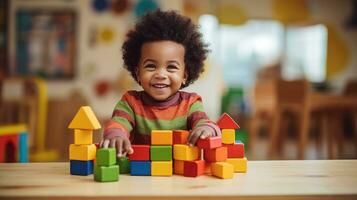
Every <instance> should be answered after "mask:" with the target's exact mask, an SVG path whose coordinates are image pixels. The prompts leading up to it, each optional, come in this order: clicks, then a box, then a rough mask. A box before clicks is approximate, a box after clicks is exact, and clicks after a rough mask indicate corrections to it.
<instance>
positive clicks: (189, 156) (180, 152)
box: [174, 144, 199, 160]
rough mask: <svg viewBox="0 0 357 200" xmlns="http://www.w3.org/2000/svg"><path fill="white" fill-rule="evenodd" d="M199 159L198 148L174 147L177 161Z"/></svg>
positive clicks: (179, 145) (176, 145)
mask: <svg viewBox="0 0 357 200" xmlns="http://www.w3.org/2000/svg"><path fill="white" fill-rule="evenodd" d="M198 157H199V149H198V148H197V147H196V146H192V147H191V146H188V145H184V144H175V145H174V159H175V160H197V159H198Z"/></svg>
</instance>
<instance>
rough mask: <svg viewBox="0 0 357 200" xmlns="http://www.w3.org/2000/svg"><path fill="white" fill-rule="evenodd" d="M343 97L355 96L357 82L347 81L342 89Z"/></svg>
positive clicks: (356, 93)
mask: <svg viewBox="0 0 357 200" xmlns="http://www.w3.org/2000/svg"><path fill="white" fill-rule="evenodd" d="M343 95H345V96H356V95H357V80H349V81H347V83H346V87H345V88H344V91H343Z"/></svg>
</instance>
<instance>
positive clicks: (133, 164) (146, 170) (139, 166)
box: [130, 161, 151, 176]
mask: <svg viewBox="0 0 357 200" xmlns="http://www.w3.org/2000/svg"><path fill="white" fill-rule="evenodd" d="M130 174H131V175H132V176H151V161H130Z"/></svg>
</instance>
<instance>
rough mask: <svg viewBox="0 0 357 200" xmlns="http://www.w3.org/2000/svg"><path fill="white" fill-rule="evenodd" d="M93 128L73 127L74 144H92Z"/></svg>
mask: <svg viewBox="0 0 357 200" xmlns="http://www.w3.org/2000/svg"><path fill="white" fill-rule="evenodd" d="M92 143H93V130H86V129H74V144H77V145H80V144H92Z"/></svg>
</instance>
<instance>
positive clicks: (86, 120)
mask: <svg viewBox="0 0 357 200" xmlns="http://www.w3.org/2000/svg"><path fill="white" fill-rule="evenodd" d="M68 128H70V129H89V130H95V129H100V128H101V126H100V123H99V121H98V119H97V117H96V116H95V114H94V112H93V110H92V108H91V107H89V106H82V107H80V109H79V111H78V112H77V114H76V115H75V116H74V118H73V119H72V121H71V123H70V124H69V126H68Z"/></svg>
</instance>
